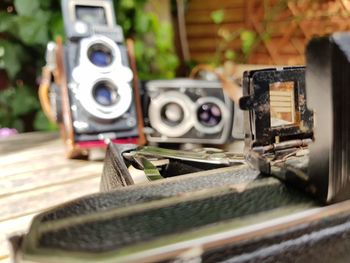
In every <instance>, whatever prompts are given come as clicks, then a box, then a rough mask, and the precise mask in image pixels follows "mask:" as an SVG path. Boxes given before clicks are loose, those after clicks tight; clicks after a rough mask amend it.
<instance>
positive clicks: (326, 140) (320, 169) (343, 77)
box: [306, 33, 350, 202]
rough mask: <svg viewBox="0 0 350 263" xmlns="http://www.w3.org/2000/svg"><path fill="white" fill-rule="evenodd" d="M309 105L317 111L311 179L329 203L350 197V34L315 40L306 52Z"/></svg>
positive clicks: (311, 156)
mask: <svg viewBox="0 0 350 263" xmlns="http://www.w3.org/2000/svg"><path fill="white" fill-rule="evenodd" d="M306 57H307V72H306V88H307V96H308V105H309V107H310V108H311V109H313V110H314V111H315V119H316V121H315V128H314V137H315V140H314V143H313V144H312V145H311V146H310V163H309V172H308V173H309V177H310V179H309V180H310V182H312V184H313V185H314V188H315V193H316V194H317V195H318V196H320V197H321V198H322V200H325V201H327V202H337V201H340V200H344V199H347V198H349V197H350V170H349V168H350V118H349V116H350V115H349V113H350V103H349V102H350V90H349V87H350V33H335V34H332V35H330V36H328V37H323V38H317V39H314V40H312V41H311V42H310V43H309V45H308V47H307V52H306Z"/></svg>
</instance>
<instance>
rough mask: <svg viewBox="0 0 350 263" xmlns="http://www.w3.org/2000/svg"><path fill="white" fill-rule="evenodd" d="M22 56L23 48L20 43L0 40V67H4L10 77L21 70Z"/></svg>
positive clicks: (23, 56)
mask: <svg viewBox="0 0 350 263" xmlns="http://www.w3.org/2000/svg"><path fill="white" fill-rule="evenodd" d="M24 58H25V55H24V49H23V48H22V47H21V46H20V45H18V44H14V43H11V42H8V41H5V40H0V68H2V69H5V70H6V71H7V73H8V74H9V76H10V77H11V78H14V77H15V76H16V75H17V73H18V72H19V71H20V70H21V67H22V65H21V62H22V61H23V60H24Z"/></svg>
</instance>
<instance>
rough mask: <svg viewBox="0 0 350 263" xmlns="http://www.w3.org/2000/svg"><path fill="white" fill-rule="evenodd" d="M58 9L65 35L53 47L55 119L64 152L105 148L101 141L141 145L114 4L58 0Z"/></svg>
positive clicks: (133, 82) (138, 112)
mask: <svg viewBox="0 0 350 263" xmlns="http://www.w3.org/2000/svg"><path fill="white" fill-rule="evenodd" d="M62 10H63V18H64V25H65V31H66V37H67V38H66V43H65V45H64V47H62V46H60V43H58V44H57V46H56V50H55V52H56V60H57V61H56V64H57V67H58V71H59V73H58V75H59V76H58V77H57V79H58V81H56V82H59V85H58V86H59V92H58V93H59V94H56V97H59V98H60V100H62V107H61V112H60V114H59V115H61V116H60V117H59V118H60V119H62V123H63V133H64V138H65V141H66V142H67V145H68V148H69V150H68V154H69V156H71V157H74V155H78V154H80V153H81V151H82V150H84V149H90V148H94V147H104V146H105V141H114V142H116V143H142V142H143V136H142V122H143V120H142V114H141V108H140V101H138V100H139V95H138V90H137V89H138V87H137V80H136V77H137V76H136V72H135V70H134V72H133V70H132V69H131V66H132V64H130V62H129V61H130V58H131V59H132V56H130V54H129V53H128V50H127V47H126V46H125V45H124V37H123V32H122V29H121V27H120V26H118V25H116V24H115V16H114V9H113V2H112V1H111V0H63V1H62ZM51 45H52V44H51ZM50 48H51V49H52V47H50ZM48 51H49V52H48V53H49V54H50V53H51V54H52V53H53V52H52V50H51V51H50V50H48ZM131 62H132V61H131ZM51 93H55V92H51ZM56 93H57V92H56ZM57 104H59V103H56V105H57Z"/></svg>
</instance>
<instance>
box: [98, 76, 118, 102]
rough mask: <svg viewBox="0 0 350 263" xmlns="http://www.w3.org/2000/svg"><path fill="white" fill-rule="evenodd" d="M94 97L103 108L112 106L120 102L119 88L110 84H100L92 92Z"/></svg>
mask: <svg viewBox="0 0 350 263" xmlns="http://www.w3.org/2000/svg"><path fill="white" fill-rule="evenodd" d="M92 93H93V97H94V99H95V100H96V101H97V103H99V104H101V105H102V106H112V105H113V104H115V103H116V102H117V100H118V91H117V88H116V87H115V86H114V85H112V84H111V83H108V82H105V81H103V82H99V83H97V84H96V85H95V87H94V88H93V90H92Z"/></svg>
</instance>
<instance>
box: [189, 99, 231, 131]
mask: <svg viewBox="0 0 350 263" xmlns="http://www.w3.org/2000/svg"><path fill="white" fill-rule="evenodd" d="M205 104H214V105H216V106H217V107H218V108H219V109H220V111H221V120H220V122H219V123H218V124H216V125H215V126H212V127H210V126H206V125H203V124H202V123H201V122H200V120H198V116H197V113H198V110H199V108H200V107H201V106H202V105H205ZM193 115H194V116H195V122H194V126H195V128H196V129H197V130H198V131H200V132H201V133H203V134H215V133H219V132H221V131H222V130H223V128H224V125H225V123H227V121H228V119H229V111H228V109H227V106H226V105H225V103H224V102H222V101H221V100H219V99H218V98H215V97H203V98H200V99H198V100H197V101H196V107H195V111H194V114H193Z"/></svg>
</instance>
